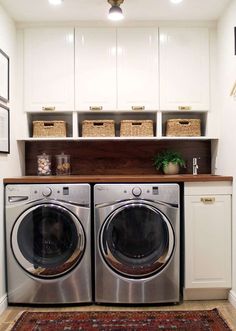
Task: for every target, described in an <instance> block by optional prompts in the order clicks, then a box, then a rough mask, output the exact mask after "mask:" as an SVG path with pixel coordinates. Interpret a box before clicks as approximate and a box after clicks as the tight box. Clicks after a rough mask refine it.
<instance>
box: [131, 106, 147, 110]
mask: <svg viewBox="0 0 236 331" xmlns="http://www.w3.org/2000/svg"><path fill="white" fill-rule="evenodd" d="M131 109H132V110H145V106H132V107H131Z"/></svg>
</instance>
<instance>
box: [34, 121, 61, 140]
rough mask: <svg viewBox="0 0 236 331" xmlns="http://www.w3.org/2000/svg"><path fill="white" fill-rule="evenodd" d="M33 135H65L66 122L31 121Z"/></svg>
mask: <svg viewBox="0 0 236 331" xmlns="http://www.w3.org/2000/svg"><path fill="white" fill-rule="evenodd" d="M33 137H66V122H65V121H33Z"/></svg>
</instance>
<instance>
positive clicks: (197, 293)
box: [183, 288, 229, 300]
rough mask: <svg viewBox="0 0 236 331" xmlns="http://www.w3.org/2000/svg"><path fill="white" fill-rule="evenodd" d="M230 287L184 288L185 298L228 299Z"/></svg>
mask: <svg viewBox="0 0 236 331" xmlns="http://www.w3.org/2000/svg"><path fill="white" fill-rule="evenodd" d="M228 297H229V289H224V288H202V289H201V288H187V289H186V288H184V291H183V299H184V300H227V299H228Z"/></svg>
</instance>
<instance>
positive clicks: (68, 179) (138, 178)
mask: <svg viewBox="0 0 236 331" xmlns="http://www.w3.org/2000/svg"><path fill="white" fill-rule="evenodd" d="M217 181H218V182H222V181H233V177H232V176H217V175H210V174H201V175H189V174H188V175H81V176H80V175H71V176H22V177H15V178H14V177H13V178H5V179H4V181H3V182H4V184H13V183H14V184H23V183H24V184H27V183H28V184H38V183H137V182H140V183H184V182H217Z"/></svg>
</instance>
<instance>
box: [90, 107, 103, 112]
mask: <svg viewBox="0 0 236 331" xmlns="http://www.w3.org/2000/svg"><path fill="white" fill-rule="evenodd" d="M89 109H90V110H92V111H100V110H102V106H90V107H89Z"/></svg>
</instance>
